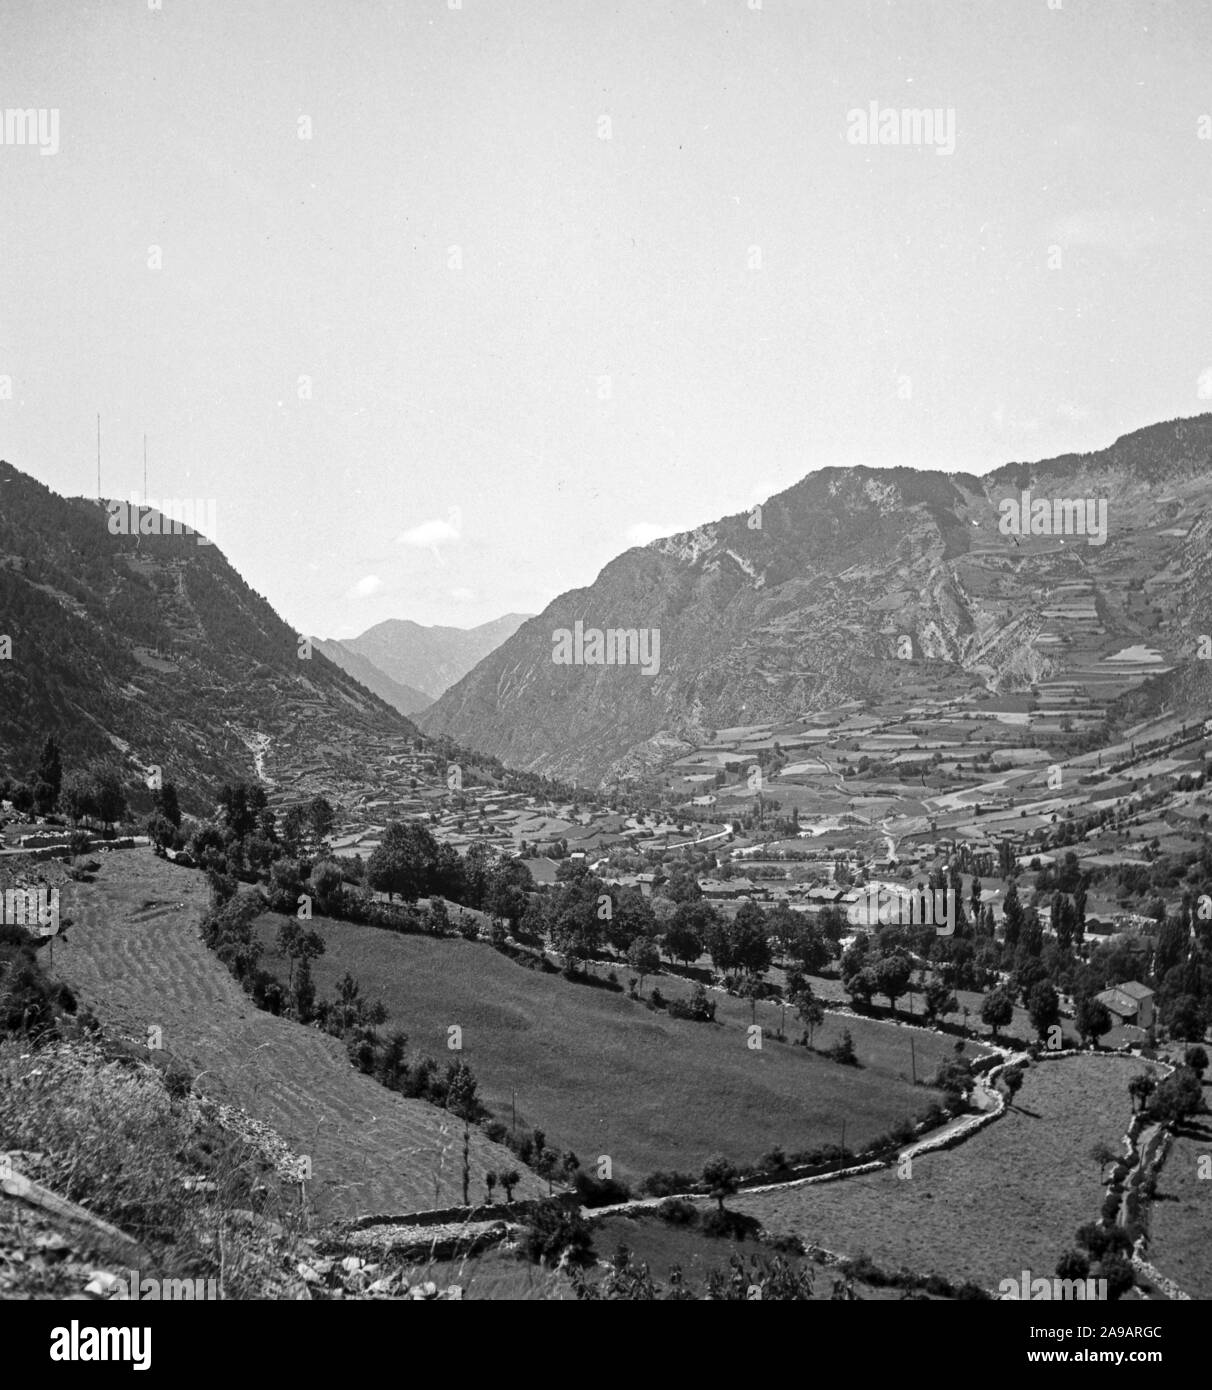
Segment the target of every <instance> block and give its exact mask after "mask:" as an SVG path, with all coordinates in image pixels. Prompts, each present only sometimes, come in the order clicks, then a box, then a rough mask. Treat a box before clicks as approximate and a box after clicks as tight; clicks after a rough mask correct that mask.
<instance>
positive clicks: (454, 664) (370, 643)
mask: <svg viewBox="0 0 1212 1390" xmlns="http://www.w3.org/2000/svg"><path fill="white" fill-rule="evenodd" d="M526 618H527V615H526V614H524V613H506V614H505V615H504V616H503V617H500V618H494V619H493V621H492V622H490V623H481V624H480V626H479V627H471V628H461V627H422V626H421V624H420V623H414V622H410V621H408V620H407V619H405V618H389V619H388V620H387V621H386V622H382V623H376V624H375V626H374V627H371V628H367V630H366V631H365V632H364V633H362V635H361V636H360V637H350V638H347V639H344V640H342V642H341V645H342V646H343V647H345V648H346V650H348V651H351V652H353V653H354V654H355V655H357V656H360V657H363V658H364V659H366V660H367V661H370V662H372V663H373V664H374V665H375V666H376V667H378V669H379V670H380V671H382V672H383V673H384V674H385V675H387V676H389V677H390V678H391V679H392V680H393V681H396V682H397V683H399V684H400V685H404V686H411V687H413V688H414V689H416V690H419V691H422V692H424V694H425V695H427V696H428V697H429V699H430V700H431V701H432V700H436V699H437V698H438V696H439V695H441V693H442V692H443V691H444V690H446V689H448V688H449V687H450V686H452V685H454V683H455V682H456V681H457V680H459V679H461V678H462V677H463V676H465V675H466V674H467V672H468V671H470V670H471V668H472V667H473V666H475V665H476V663H477V662H479V661H482V660H483V659H484V657H486V656H488V654H489V653H490V652H492V651H495V649H496V648H497V647H499V646H500V645H501V643H502V642H504V641H505V639H506V638H507V637H511V636H512V635H513V634H514V633H515V632H516V631H517V630H518V628H519V627H520V626H521V624H522V623H524V622H525V621H526ZM372 688H373V687H372ZM410 712H411V711H410Z"/></svg>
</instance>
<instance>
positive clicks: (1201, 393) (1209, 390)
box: [1195, 367, 1212, 401]
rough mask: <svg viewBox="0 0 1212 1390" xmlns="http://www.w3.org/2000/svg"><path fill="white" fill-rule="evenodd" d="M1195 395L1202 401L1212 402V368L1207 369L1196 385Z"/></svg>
mask: <svg viewBox="0 0 1212 1390" xmlns="http://www.w3.org/2000/svg"><path fill="white" fill-rule="evenodd" d="M1195 393H1196V395H1197V396H1198V397H1199V398H1200V400H1201V401H1212V367H1205V368H1204V369H1203V371H1202V372H1200V374H1199V380H1198V381H1197V382H1196V383H1195Z"/></svg>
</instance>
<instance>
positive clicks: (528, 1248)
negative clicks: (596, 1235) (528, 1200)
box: [518, 1197, 593, 1266]
mask: <svg viewBox="0 0 1212 1390" xmlns="http://www.w3.org/2000/svg"><path fill="white" fill-rule="evenodd" d="M518 1253H519V1254H520V1255H521V1257H522V1258H523V1259H526V1260H529V1261H530V1262H531V1264H544V1265H549V1266H551V1265H557V1264H559V1263H560V1261H561V1260H567V1262H568V1263H569V1264H575V1265H582V1264H589V1263H590V1262H591V1261H592V1259H593V1236H592V1234H591V1233H590V1230H589V1227H588V1225H587V1224H586V1222H585V1218H584V1217H583V1216H582V1215H581V1213H580V1212H579V1211H578V1210H577V1209H576V1207H575V1206H573V1205H571V1204H569V1203H567V1202H564V1201H562V1200H561V1199H560V1198H558V1197H549V1198H544V1199H543V1200H542V1201H540V1202H539V1203H538V1204H537V1205H536V1207H535V1209H534V1211H533V1212H532V1213H531V1215H530V1218H529V1219H528V1221H527V1222H526V1224H525V1225H524V1226H523V1227H522V1232H521V1235H520V1236H519V1239H518Z"/></svg>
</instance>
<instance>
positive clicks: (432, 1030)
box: [259, 915, 951, 1180]
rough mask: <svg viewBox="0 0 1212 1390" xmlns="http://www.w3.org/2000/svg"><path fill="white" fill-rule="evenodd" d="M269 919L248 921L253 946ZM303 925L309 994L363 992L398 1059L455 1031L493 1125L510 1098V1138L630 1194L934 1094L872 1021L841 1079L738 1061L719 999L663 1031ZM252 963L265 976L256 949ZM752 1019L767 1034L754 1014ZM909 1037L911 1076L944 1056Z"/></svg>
mask: <svg viewBox="0 0 1212 1390" xmlns="http://www.w3.org/2000/svg"><path fill="white" fill-rule="evenodd" d="M281 920H282V919H280V918H277V917H274V916H272V915H267V916H266V917H263V918H262V919H261V922H260V924H259V926H260V928H261V930H262V932H263V939H264V940H265V941H266V942H267V943H269V942H272V939H273V936H274V934H275V933H276V931H277V929H278V926H279V924H280V922H281ZM312 925H313V926H314V927H315V928H316V929H317V930H318V931H319V932H320V933H321V935H322V936H323V937H324V939H325V941H326V943H327V947H328V949H327V952H326V954H325V955H323V956H321V957H320V958H319V960H317V961H316V962H315V963H314V965H313V974H314V977H315V980H316V985H317V988H318V989H319V990H320V992H321V994H325V995H329V994H332V993H333V991H334V988H335V985H336V981H337V980H338V979H339V978H340V977H341V976H342V975H343V974H344V973H345V972H346V971H347V970H348V971H349V972H350V973H352V974H353V975H354V976H355V978H357V979H358V980H360V981H361V982H362V984H363V992H364V993H366V994H368V995H369V996H370V997H371V998H375V997H379V998H382V1000H383V1002H384V1003H385V1004H386V1006H387V1009H388V1012H389V1015H390V1017H389V1021H388V1024H387V1027H388V1028H389V1029H390V1028H401V1029H403V1030H404V1031H405V1032H406V1033H407V1034H408V1036H409V1041H410V1046H411V1048H412V1049H413V1050H415V1051H417V1052H427V1053H430V1054H431V1055H433V1056H435V1057H437V1058H439V1059H440V1060H444V1059H447V1058H449V1057H450V1056H451V1055H452V1054H450V1053H449V1052H448V1051H447V1049H446V1043H447V1029H448V1028H449V1027H450V1026H451V1025H452V1024H457V1025H459V1026H460V1027H461V1028H462V1036H463V1045H464V1054H463V1055H464V1056H465V1058H466V1059H467V1061H468V1062H469V1063H470V1065H471V1067H472V1070H473V1071H474V1072H475V1075H476V1077H477V1079H478V1081H479V1083H480V1092H481V1095H482V1097H483V1098H484V1100H485V1102H486V1103H487V1104H488V1106H489V1108H490V1109H491V1110H492V1111H493V1113H494V1114H495V1115H497V1116H498V1117H500V1118H501V1119H503V1120H504V1121H505V1122H506V1123H509V1122H511V1116H512V1105H513V1094H514V1092H515V1091H516V1093H517V1117H518V1124H519V1127H521V1126H533V1125H537V1126H538V1127H539V1128H541V1129H543V1130H544V1131H545V1133H546V1134H547V1137H548V1142H549V1144H551V1145H552V1146H553V1147H557V1148H560V1149H572V1150H573V1151H574V1152H575V1153H576V1154H577V1155H578V1157H579V1158H580V1159H581V1161H582V1163H583V1164H585V1165H586V1166H588V1164H589V1162H590V1161H591V1160H594V1159H596V1158H597V1156H598V1155H600V1154H607V1155H609V1156H610V1158H611V1160H612V1163H613V1165H614V1169H615V1171H616V1173H618V1174H620V1175H623V1176H626V1177H627V1178H628V1179H631V1180H634V1179H636V1178H639V1177H643V1176H644V1175H646V1174H647V1173H650V1172H652V1171H653V1170H655V1169H660V1168H677V1169H679V1170H682V1171H687V1172H695V1171H697V1170H698V1169H699V1168H700V1167H701V1165H702V1164H703V1162H704V1161H705V1160H706V1159H707V1158H708V1157H710V1156H711V1155H712V1154H713V1153H716V1152H723V1153H726V1154H728V1156H729V1157H731V1158H733V1159H734V1160H735V1161H737V1162H756V1161H757V1160H758V1159H759V1158H761V1156H762V1155H763V1154H764V1153H765V1152H766V1151H768V1150H769V1149H770V1148H772V1147H773V1146H775V1145H782V1146H783V1147H784V1148H785V1149H787V1150H788V1151H791V1150H795V1149H805V1148H810V1147H813V1146H815V1145H818V1144H823V1143H836V1142H837V1141H838V1139H839V1138H840V1135H841V1126H842V1122H843V1120H844V1121H845V1122H846V1143H847V1145H848V1146H849V1147H851V1148H857V1147H859V1146H861V1145H862V1144H863V1143H865V1142H866V1141H869V1140H871V1139H873V1138H875V1137H876V1136H877V1135H880V1134H882V1133H884V1132H885V1131H886V1130H887V1129H888V1128H889V1127H890V1126H891V1125H892V1124H893V1123H895V1122H896V1121H897V1120H899V1119H901V1118H903V1117H905V1116H912V1115H915V1114H916V1113H918V1112H919V1111H921V1110H922V1109H923V1108H924V1107H925V1106H926V1104H927V1103H928V1102H929V1100H930V1099H931V1098H932V1097H934V1095H935V1093H934V1092H932V1091H929V1090H926V1089H925V1088H924V1087H916V1088H915V1087H913V1086H912V1085H910V1084H909V1083H908V1082H907V1081H906V1080H903V1079H902V1076H901V1073H902V1072H903V1073H904V1074H905V1076H908V1075H909V1070H910V1062H909V1045H908V1041H907V1038H906V1036H905V1033H904V1030H899V1029H893V1030H888V1029H887V1028H886V1026H885V1025H882V1024H879V1023H869V1022H865V1021H864V1022H862V1023H859V1022H857V1021H856V1023H855V1025H854V1026H853V1027H852V1032H853V1034H854V1038H855V1045H856V1049H857V1052H858V1055H859V1058H860V1060H867V1059H868V1057H869V1058H870V1059H871V1061H872V1065H870V1066H868V1067H865V1068H863V1069H855V1068H850V1067H842V1066H838V1065H837V1064H836V1063H834V1062H830V1061H827V1060H826V1059H824V1058H821V1057H817V1056H815V1055H813V1054H811V1053H808V1052H807V1051H806V1050H805V1049H802V1048H798V1047H794V1046H791V1045H790V1044H780V1043H775V1042H772V1041H770V1040H767V1041H766V1043H765V1046H764V1047H763V1049H762V1050H761V1051H753V1050H750V1048H749V1047H748V1046H747V1045H746V1043H747V1033H746V1028H745V1025H746V1024H748V1022H749V1009H748V1007H747V1006H744V1005H741V1004H738V1003H736V1002H735V1001H724V1005H723V1006H722V1008H721V1014H722V1016H723V1017H725V1018H726V1020H727V1021H726V1023H724V1024H717V1025H714V1026H713V1025H710V1024H702V1023H693V1022H687V1021H678V1020H675V1019H671V1018H669V1017H668V1016H667V1015H666V1014H664V1013H658V1012H651V1011H649V1010H648V1009H647V1008H646V1007H645V1006H644V1005H643V1004H642V1003H636V1002H634V1001H632V1000H630V999H628V998H627V997H626V996H625V995H623V994H621V993H619V994H616V993H612V992H609V991H607V990H604V989H595V988H591V987H589V986H587V985H579V984H574V983H570V982H569V981H567V980H565V979H563V978H561V977H560V976H558V975H545V974H541V973H540V972H538V971H535V970H529V969H526V968H525V967H524V966H521V965H519V964H517V963H515V962H514V961H511V960H510V959H508V958H507V957H506V956H503V955H501V954H500V953H499V952H497V951H494V950H493V949H492V948H491V947H490V946H489V945H487V944H486V943H479V942H468V941H464V940H462V939H461V938H447V939H444V940H437V939H435V938H432V937H425V936H402V935H397V934H395V933H392V932H387V931H383V930H381V929H379V928H375V927H364V926H355V925H352V924H350V923H345V922H334V921H330V920H326V919H323V918H316V919H315V920H314V921H313V923H312ZM264 960H265V964H266V967H267V968H270V969H273V968H275V962H276V961H277V958H276V957H275V956H273V955H271V954H270V953H269V952H268V951H267V953H266V956H265V958H264ZM278 964H279V966H280V962H279V963H278ZM283 973H284V971H283ZM619 973H620V975H621V976H624V977H625V976H626V975H627V973H628V972H627V969H626V966H621V967H620V971H619ZM653 983H654V981H653V980H652V979H650V980H648V981H646V983H645V991H646V992H647V991H648V990H650V989H651V988H652V985H653ZM659 984H660V987H661V989H662V992H663V993H664V994H666V996H669V997H674V996H685V995H688V994H689V992H690V986H689V985H688V984H686V982H684V981H680V980H673V979H666V978H661V979H660V980H659ZM759 1017H760V1018H761V1021H762V1022H763V1023H764V1024H765V1025H766V1026H767V1027H770V1026H771V1025H772V1022H773V1019H772V1016H771V1011H770V1009H769V1006H766V1007H765V1008H764V1009H761V1010H760V1011H759ZM791 1024H792V1020H791V1019H790V1018H789V1019H788V1032H789V1033H790V1032H791ZM796 1031H798V1029H797V1030H796ZM884 1033H887V1034H888V1037H881V1034H884ZM877 1039H878V1041H877ZM919 1039H920V1046H921V1050H920V1051H919V1072H918V1074H919V1076H920V1075H922V1074H923V1072H924V1070H926V1069H927V1068H929V1067H930V1065H931V1059H932V1060H933V1065H937V1061H938V1060H939V1059H940V1058H941V1057H942V1056H943V1055H944V1054H945V1053H946V1052H947V1051H948V1050H949V1049H950V1047H951V1044H950V1042H949V1041H948V1040H947V1039H935V1038H927V1037H925V1036H924V1035H919Z"/></svg>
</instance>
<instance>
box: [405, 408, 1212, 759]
mask: <svg viewBox="0 0 1212 1390" xmlns="http://www.w3.org/2000/svg"><path fill="white" fill-rule="evenodd" d="M1026 488H1029V489H1030V490H1031V493H1032V496H1033V498H1034V499H1035V500H1038V499H1041V498H1042V499H1045V500H1046V501H1048V503H1049V513H1050V515H1051V516H1052V519H1053V523H1054V528H1055V530H1059V531H1062V532H1063V530H1064V529H1065V528H1066V527H1068V528H1069V533H1068V534H1063V533H1061V534H1057V533H1053V534H1047V533H1043V534H1030V533H1027V534H1008V533H1006V528H1005V527H1004V526H1003V518H1004V517H1005V516H1006V513H1005V510H1004V509H1003V508H1002V506H1001V504H1002V502H1003V501H1008V500H1010V499H1013V500H1014V501H1015V502H1016V503H1017V502H1019V500H1020V498H1021V493H1022V490H1023V489H1026ZM1054 499H1089V500H1090V501H1091V502H1092V503H1094V504H1095V506H1094V507H1093V509H1092V510H1091V513H1090V515H1091V520H1092V524H1097V522H1096V519H1097V517H1098V515H1099V507H1098V504H1100V503H1102V502H1105V503H1106V504H1107V507H1106V513H1105V515H1106V520H1107V528H1106V535H1105V539H1104V543H1099V542H1098V537H1092V536H1090V535H1088V534H1075V533H1074V531H1073V529H1072V517H1071V515H1070V517H1069V519H1068V520H1067V519H1066V516H1065V514H1064V513H1058V512H1056V511H1055V509H1054V508H1053V506H1052V505H1051V504H1052V503H1053V501H1054ZM1083 511H1084V509H1083ZM1054 528H1050V529H1054ZM1041 529H1042V526H1041ZM1210 551H1212V416H1200V417H1197V418H1195V419H1189V420H1182V421H1173V422H1169V423H1166V424H1160V425H1155V426H1152V427H1150V428H1147V429H1144V430H1140V431H1137V432H1135V433H1133V434H1130V435H1126V436H1124V437H1123V438H1122V439H1119V440H1117V441H1116V442H1115V443H1114V444H1113V445H1111V446H1110V447H1109V448H1107V449H1102V450H1099V451H1097V452H1094V453H1089V454H1080V455H1078V454H1072V455H1066V456H1064V457H1061V458H1056V459H1049V460H1045V461H1043V462H1039V463H1031V464H1027V463H1012V464H1007V465H1005V466H1004V467H1002V468H999V469H997V470H996V471H995V472H992V473H989V474H987V475H985V476H984V477H975V476H973V475H970V474H942V473H928V472H918V471H916V470H913V469H905V468H898V469H886V470H875V469H869V468H825V469H822V470H820V471H819V472H816V473H812V474H810V475H808V476H807V477H805V478H804V479H803V480H802V481H801V482H799V483H797V484H795V485H794V486H793V487H791V488H788V489H787V490H786V491H785V492H782V493H780V494H778V495H777V496H775V497H772V498H771V499H770V500H769V501H768V502H766V503H765V504H764V505H763V506H762V507H761V508H760V509H756V510H755V512H754V513H743V514H740V515H737V516H732V517H726V518H724V519H722V520H721V521H718V522H715V523H713V524H711V525H706V526H702V527H699V528H698V529H696V530H694V531H691V532H687V533H684V534H682V535H678V536H673V537H670V538H667V539H663V540H659V541H654V542H653V543H652V544H650V545H648V546H645V547H642V548H636V549H633V550H629V551H627V552H625V553H624V554H623V555H620V556H619V557H618V558H617V559H616V560H614V561H612V562H611V563H610V564H609V565H607V566H606V568H605V569H604V570H603V571H602V572H601V574H600V575H599V576H598V578H597V579H596V580H595V582H594V583H593V584H592V585H590V586H589V587H588V588H585V589H578V590H573V591H571V592H569V593H566V594H562V595H561V596H560V597H559V598H558V599H556V600H555V601H554V602H553V603H552V604H551V605H550V606H549V607H548V608H547V609H546V610H545V611H544V612H543V613H542V614H541V615H539V616H538V617H536V618H533V619H531V620H530V621H529V622H526V623H525V624H523V626H522V627H521V628H520V629H519V630H518V631H517V632H516V633H515V634H514V635H513V636H512V637H511V638H509V640H508V641H506V642H505V643H504V644H503V645H502V646H501V647H500V648H499V649H498V650H496V651H495V652H493V653H492V654H491V655H490V656H489V657H487V658H486V659H485V660H483V661H482V662H481V663H480V664H479V665H478V666H477V667H476V668H475V670H474V671H472V672H470V673H469V674H468V675H467V676H465V677H464V678H463V679H462V680H461V681H459V683H458V684H457V685H455V686H454V687H452V688H451V689H450V690H448V691H447V692H446V693H445V694H444V695H443V696H442V698H441V699H439V700H438V701H437V702H436V704H434V705H433V706H431V707H430V708H429V709H428V710H426V711H425V712H424V714H423V715H422V716H420V718H419V721H418V722H419V723H420V724H421V725H422V727H423V728H424V729H425V730H426V731H429V732H432V733H446V734H450V735H451V736H453V737H455V738H456V739H458V740H460V741H462V742H466V743H469V744H472V745H474V746H476V747H478V748H480V749H482V750H484V751H486V752H490V753H493V754H495V755H496V756H498V757H500V758H501V759H502V760H503V761H505V762H507V763H509V764H510V765H512V766H516V767H520V768H525V769H528V770H534V771H541V772H544V773H547V774H551V775H561V776H566V777H576V778H577V779H578V780H581V781H584V782H588V781H595V782H596V781H601V782H604V783H609V782H611V781H613V780H616V779H618V778H620V777H627V776H631V775H634V774H636V773H639V772H641V771H643V770H644V769H645V768H651V767H652V766H654V765H656V764H659V763H660V762H661V761H662V760H663V759H664V758H666V757H667V756H668V755H669V754H670V753H671V752H676V751H678V750H681V749H685V748H686V747H688V746H689V745H690V744H693V743H695V742H698V741H701V740H702V739H703V738H704V737H705V735H706V733H707V732H708V731H710V730H712V729H716V728H723V727H730V726H735V725H741V724H751V723H757V722H759V721H765V720H770V719H782V718H790V717H794V716H799V715H801V714H803V713H805V712H807V711H812V710H815V709H820V708H823V707H825V706H827V705H830V704H835V703H838V702H839V701H843V700H847V699H851V700H852V699H860V700H868V699H869V700H879V699H881V698H883V697H884V696H886V695H888V694H889V693H890V692H894V691H895V689H896V687H897V684H898V682H900V681H902V680H903V679H904V676H905V666H904V663H905V662H906V661H908V662H911V663H912V664H913V666H914V668H915V671H914V676H915V679H916V680H918V681H919V682H920V680H921V679H922V678H923V677H926V678H927V679H928V681H929V683H930V685H931V687H932V689H934V690H935V691H936V692H937V693H938V694H939V695H940V696H943V697H946V696H947V695H948V694H950V693H955V694H957V695H958V694H960V693H962V692H966V691H970V690H971V689H972V687H973V685H974V684H976V685H978V686H981V685H983V686H985V687H987V688H988V689H990V690H995V691H1002V690H1021V689H1026V688H1028V687H1032V686H1038V685H1040V684H1042V683H1045V682H1050V683H1053V684H1055V683H1057V682H1062V681H1065V682H1069V683H1072V684H1074V685H1079V686H1081V687H1082V688H1083V689H1085V690H1088V691H1089V692H1091V693H1092V694H1091V698H1092V699H1098V700H1110V699H1113V698H1114V697H1115V696H1116V694H1117V693H1119V692H1120V691H1122V689H1124V688H1125V686H1124V683H1123V681H1122V679H1120V677H1122V674H1123V668H1124V665H1125V663H1130V662H1131V661H1133V660H1139V659H1141V658H1140V657H1138V656H1137V655H1136V653H1138V652H1144V653H1148V652H1157V653H1158V654H1159V655H1160V656H1162V657H1164V658H1165V659H1166V660H1167V661H1168V662H1171V663H1172V662H1176V661H1177V662H1184V661H1186V660H1188V659H1190V658H1191V657H1192V656H1193V654H1194V652H1195V650H1196V647H1197V636H1198V634H1201V633H1207V632H1209V631H1212V606H1210V605H1209V587H1210V586H1209V579H1210V569H1209V554H1210ZM577 620H580V621H581V622H582V623H583V624H584V627H585V628H586V629H589V628H599V629H606V628H611V627H614V628H637V629H643V628H647V629H659V632H660V666H659V671H657V672H656V673H655V674H652V675H646V674H644V672H643V670H642V669H641V668H640V667H639V666H638V665H634V664H632V665H590V664H569V665H561V664H556V663H555V662H554V661H553V651H554V645H553V635H554V634H555V633H556V632H557V630H559V629H570V630H571V629H573V628H574V624H575V623H576V622H577ZM1124 653H1128V655H1126V656H1125V655H1124ZM1117 682H1118V683H1117Z"/></svg>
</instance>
